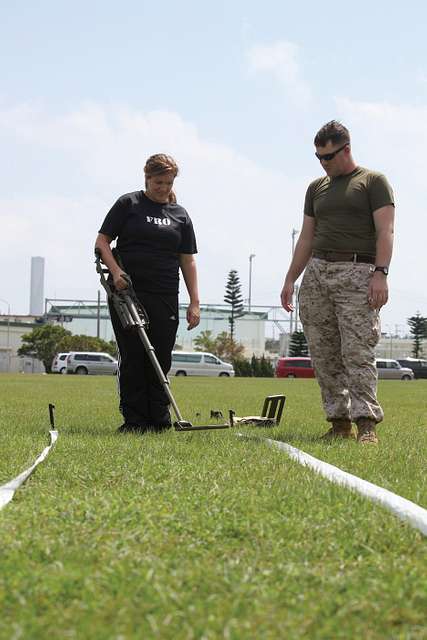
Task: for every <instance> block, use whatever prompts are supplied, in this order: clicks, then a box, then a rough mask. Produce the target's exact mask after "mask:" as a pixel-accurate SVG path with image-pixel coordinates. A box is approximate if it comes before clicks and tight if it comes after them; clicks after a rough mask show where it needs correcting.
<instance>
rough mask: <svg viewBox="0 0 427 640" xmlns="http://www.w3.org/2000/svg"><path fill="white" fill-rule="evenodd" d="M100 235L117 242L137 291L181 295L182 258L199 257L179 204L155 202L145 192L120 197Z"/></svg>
mask: <svg viewBox="0 0 427 640" xmlns="http://www.w3.org/2000/svg"><path fill="white" fill-rule="evenodd" d="M99 233H103V234H104V235H106V236H109V237H110V238H111V239H112V240H115V239H116V238H117V251H118V252H119V255H120V257H121V259H122V262H123V266H124V270H125V271H126V273H128V274H129V275H130V277H131V279H132V283H133V285H134V287H135V289H136V290H139V291H147V292H150V293H171V294H172V293H178V285H179V254H181V253H189V254H193V253H197V245H196V238H195V236H194V230H193V225H192V222H191V220H190V216H189V215H188V213H187V211H186V210H185V209H184V208H183V207H181V206H180V205H178V204H160V203H157V202H153V201H152V200H150V198H148V197H147V196H146V195H145V193H144V192H143V191H134V192H133V193H126V194H125V195H123V196H121V197H120V198H119V199H118V200H117V202H116V203H115V204H114V205H113V206H112V208H111V209H110V211H109V212H108V213H107V216H106V218H105V220H104V222H103V223H102V227H101V228H100V230H99Z"/></svg>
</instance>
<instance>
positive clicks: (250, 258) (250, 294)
mask: <svg viewBox="0 0 427 640" xmlns="http://www.w3.org/2000/svg"><path fill="white" fill-rule="evenodd" d="M254 258H255V254H254V253H251V254H250V256H249V298H248V308H249V309H248V310H249V311H250V310H251V296H252V260H253V259H254Z"/></svg>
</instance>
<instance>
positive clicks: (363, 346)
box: [281, 120, 394, 444]
mask: <svg viewBox="0 0 427 640" xmlns="http://www.w3.org/2000/svg"><path fill="white" fill-rule="evenodd" d="M314 145H315V147H316V157H317V158H318V159H319V161H320V163H321V165H322V168H323V169H324V171H325V173H326V176H324V177H322V178H319V179H317V180H314V181H313V182H312V183H311V184H310V186H309V187H308V190H307V193H306V198H305V205H304V222H303V226H302V230H301V233H300V236H299V239H298V242H297V244H296V247H295V252H294V256H293V259H292V262H291V265H290V267H289V271H288V273H287V275H286V278H285V283H284V286H283V289H282V292H281V300H282V305H283V307H284V308H285V309H286V310H287V311H292V310H293V306H292V297H293V292H294V283H295V281H296V280H297V279H298V277H299V276H300V275H301V273H302V272H303V270H304V269H305V267H307V268H306V271H305V274H304V278H303V281H302V284H301V288H300V298H299V309H300V317H301V321H302V323H303V327H304V333H305V335H306V338H307V342H308V346H309V349H310V354H311V357H312V361H313V366H314V369H315V372H316V377H317V380H318V383H319V385H320V390H321V394H322V401H323V407H324V410H325V413H326V419H327V420H328V422H331V423H332V426H331V428H330V429H329V431H328V432H327V433H326V434H325V436H324V438H325V439H327V440H329V439H332V438H339V437H342V438H352V437H354V435H353V432H352V422H355V423H356V425H357V439H358V441H359V442H361V443H372V444H377V442H378V438H377V434H376V425H377V424H378V423H379V422H381V420H382V419H383V416H384V414H383V411H382V409H381V406H380V405H379V403H378V400H377V370H376V366H375V346H376V344H377V342H378V340H379V337H380V334H381V332H380V322H379V310H380V309H381V307H382V306H383V305H385V304H386V302H387V299H388V287H387V274H388V268H389V264H390V260H391V255H392V248H393V222H394V198H393V192H392V189H391V187H390V185H389V184H388V182H387V180H386V178H385V177H384V176H383V175H381V174H380V173H376V172H374V171H370V170H368V169H364V168H363V167H359V166H358V165H357V164H356V163H355V162H354V160H353V156H352V152H351V144H350V134H349V132H348V129H347V128H346V127H344V126H343V125H342V124H341V123H339V122H337V121H335V120H332V121H331V122H328V123H327V124H325V125H324V126H323V127H322V128H321V129H320V130H319V132H318V133H317V135H316V137H315V139H314Z"/></svg>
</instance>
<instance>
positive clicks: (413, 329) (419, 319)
mask: <svg viewBox="0 0 427 640" xmlns="http://www.w3.org/2000/svg"><path fill="white" fill-rule="evenodd" d="M408 325H409V327H410V329H409V333H410V334H411V336H412V337H413V339H414V344H413V347H412V355H413V356H414V358H420V357H421V356H422V354H423V344H422V341H423V339H424V338H427V318H424V317H423V316H422V315H420V312H419V311H417V313H416V315H415V316H411V317H410V318H408Z"/></svg>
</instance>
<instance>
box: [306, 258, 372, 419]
mask: <svg viewBox="0 0 427 640" xmlns="http://www.w3.org/2000/svg"><path fill="white" fill-rule="evenodd" d="M373 269H374V268H373V266H372V265H370V264H365V263H360V262H359V263H353V262H326V260H320V259H318V258H312V259H311V260H310V262H309V264H308V266H307V268H306V271H305V274H304V278H303V281H302V284H301V289H300V295H299V312H300V318H301V322H302V324H303V327H304V333H305V336H306V338H307V342H308V346H309V349H310V355H311V358H312V362H313V366H314V370H315V373H316V378H317V380H318V383H319V386H320V390H321V394H322V401H323V407H324V410H325V413H326V418H327V420H329V421H331V420H334V419H337V418H345V419H350V420H352V421H353V422H355V421H356V420H358V419H359V418H371V419H374V420H375V421H376V422H381V420H382V419H383V416H384V414H383V410H382V408H381V406H380V405H379V403H378V400H377V369H376V366H375V346H376V345H377V343H378V340H379V337H380V334H381V331H380V319H379V313H378V310H374V309H371V308H370V307H369V304H368V286H369V282H370V279H371V277H372V273H373Z"/></svg>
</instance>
